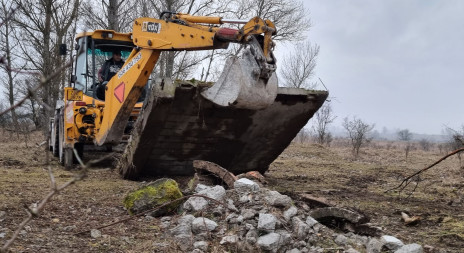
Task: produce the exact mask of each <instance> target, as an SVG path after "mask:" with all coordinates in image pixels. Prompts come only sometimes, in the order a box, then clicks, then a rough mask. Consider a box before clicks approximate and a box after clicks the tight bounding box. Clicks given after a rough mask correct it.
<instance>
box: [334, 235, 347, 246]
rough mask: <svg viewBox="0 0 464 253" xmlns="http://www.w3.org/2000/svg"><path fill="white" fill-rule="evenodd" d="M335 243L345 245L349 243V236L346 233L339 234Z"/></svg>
mask: <svg viewBox="0 0 464 253" xmlns="http://www.w3.org/2000/svg"><path fill="white" fill-rule="evenodd" d="M335 243H336V244H338V245H342V246H344V245H346V244H347V243H348V238H346V236H344V235H337V237H335Z"/></svg>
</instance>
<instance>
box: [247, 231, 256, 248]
mask: <svg viewBox="0 0 464 253" xmlns="http://www.w3.org/2000/svg"><path fill="white" fill-rule="evenodd" d="M257 238H258V232H257V231H256V229H250V230H249V231H248V232H247V233H246V235H245V240H246V242H247V243H249V244H251V245H254V244H255V243H256V240H257Z"/></svg>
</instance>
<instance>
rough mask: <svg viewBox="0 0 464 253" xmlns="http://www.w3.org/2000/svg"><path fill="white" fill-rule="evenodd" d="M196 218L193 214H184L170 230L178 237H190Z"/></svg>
mask: <svg viewBox="0 0 464 253" xmlns="http://www.w3.org/2000/svg"><path fill="white" fill-rule="evenodd" d="M194 219H195V216H193V215H190V214H188V215H184V216H182V217H181V218H179V220H178V221H177V226H175V227H174V228H172V229H171V230H170V231H169V232H170V233H171V235H173V236H174V237H177V238H190V236H191V235H192V221H193V220H194Z"/></svg>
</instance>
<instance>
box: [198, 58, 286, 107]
mask: <svg viewBox="0 0 464 253" xmlns="http://www.w3.org/2000/svg"><path fill="white" fill-rule="evenodd" d="M260 74H261V69H260V67H259V65H258V63H257V62H256V60H255V58H254V56H253V55H252V53H251V51H250V50H249V49H245V52H244V53H243V55H242V56H241V57H237V56H231V57H229V59H227V61H226V64H225V66H224V70H223V71H222V73H221V76H220V77H219V79H218V81H217V82H216V83H215V84H214V85H213V86H212V87H210V88H209V89H207V90H205V91H203V92H202V95H203V96H204V97H205V98H206V99H208V100H210V101H211V102H213V103H215V104H217V105H220V106H234V107H236V108H244V109H252V110H259V109H264V108H266V107H268V106H269V105H271V104H272V103H273V102H274V100H275V98H276V96H277V89H278V81H277V76H276V74H275V73H273V74H272V75H271V76H270V77H269V79H267V80H266V79H263V78H260Z"/></svg>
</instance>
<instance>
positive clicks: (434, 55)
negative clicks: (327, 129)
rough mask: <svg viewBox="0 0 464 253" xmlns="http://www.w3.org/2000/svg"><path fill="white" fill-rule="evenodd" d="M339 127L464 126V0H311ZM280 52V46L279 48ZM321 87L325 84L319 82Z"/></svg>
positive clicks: (313, 34) (321, 66)
mask: <svg viewBox="0 0 464 253" xmlns="http://www.w3.org/2000/svg"><path fill="white" fill-rule="evenodd" d="M304 4H305V6H306V8H307V9H309V11H310V15H311V23H312V28H311V30H310V32H309V36H308V38H309V39H310V40H311V41H312V42H313V43H317V44H319V45H320V48H321V49H320V54H319V58H318V61H317V67H316V77H320V78H321V79H322V80H323V81H324V83H325V84H326V86H327V87H328V89H329V91H330V95H331V96H332V97H335V99H334V100H333V109H334V112H335V115H337V116H338V119H337V122H335V124H336V125H341V121H342V119H343V118H344V117H346V116H350V117H351V116H358V117H359V118H361V119H363V120H364V121H366V122H368V123H375V124H376V129H378V130H379V131H381V130H382V128H383V127H387V128H389V129H390V130H394V129H396V128H401V129H404V128H406V129H409V130H411V131H412V132H415V133H426V134H440V132H441V130H442V129H443V128H444V125H448V126H450V127H454V128H457V127H459V126H461V125H462V124H464V117H463V116H464V115H463V114H464V101H463V100H464V64H463V63H464V1H460V0H447V1H442V0H388V1H386V0H385V1H380V0H378V1H371V0H350V1H346V0H330V1H327V0H306V1H305V3H304ZM277 50H278V53H277V55H282V53H281V51H282V49H277ZM319 88H322V87H319Z"/></svg>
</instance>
